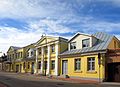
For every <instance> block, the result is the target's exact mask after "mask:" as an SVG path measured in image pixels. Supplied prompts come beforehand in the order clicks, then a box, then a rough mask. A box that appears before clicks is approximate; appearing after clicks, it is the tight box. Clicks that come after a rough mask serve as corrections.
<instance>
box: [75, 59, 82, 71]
mask: <svg viewBox="0 0 120 87" xmlns="http://www.w3.org/2000/svg"><path fill="white" fill-rule="evenodd" d="M80 62H81V61H80V59H75V70H80V67H81V66H80Z"/></svg>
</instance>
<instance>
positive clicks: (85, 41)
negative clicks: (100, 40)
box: [82, 39, 90, 48]
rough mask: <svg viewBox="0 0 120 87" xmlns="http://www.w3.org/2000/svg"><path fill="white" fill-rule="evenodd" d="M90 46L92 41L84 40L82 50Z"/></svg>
mask: <svg viewBox="0 0 120 87" xmlns="http://www.w3.org/2000/svg"><path fill="white" fill-rule="evenodd" d="M89 46H90V39H84V40H82V48H84V47H89Z"/></svg>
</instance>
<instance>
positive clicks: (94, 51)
mask: <svg viewBox="0 0 120 87" xmlns="http://www.w3.org/2000/svg"><path fill="white" fill-rule="evenodd" d="M119 48H120V41H119V40H118V39H117V38H116V37H115V36H113V35H109V34H106V33H103V32H97V33H95V34H92V35H89V34H84V33H77V34H75V35H74V36H73V37H72V38H71V39H70V40H69V41H68V40H67V39H65V38H62V37H51V36H42V37H41V38H40V40H38V41H37V42H36V43H33V44H30V45H27V46H24V47H14V46H11V47H10V48H9V49H8V51H7V56H8V58H7V61H5V62H4V63H5V70H6V71H13V72H20V73H31V74H42V75H53V76H68V77H73V78H81V79H92V80H99V81H108V80H110V78H111V77H110V76H111V74H110V73H111V72H109V71H110V67H113V66H116V67H118V66H120V61H119V62H118V61H117V62H116V60H119V58H115V57H114V58H112V59H111V60H112V62H110V58H111V56H109V55H110V54H112V53H111V52H109V50H111V49H119ZM111 63H112V64H111ZM116 63H117V65H114V64H116ZM113 75H114V74H113ZM115 75H116V74H115ZM117 75H119V74H117ZM113 77H115V76H113ZM111 81H112V80H111ZM115 81H119V80H118V79H117V80H115Z"/></svg>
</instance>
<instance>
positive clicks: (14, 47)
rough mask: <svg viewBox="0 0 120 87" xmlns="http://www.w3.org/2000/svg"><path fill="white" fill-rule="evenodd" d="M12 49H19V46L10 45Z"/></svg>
mask: <svg viewBox="0 0 120 87" xmlns="http://www.w3.org/2000/svg"><path fill="white" fill-rule="evenodd" d="M11 47H12V48H13V49H14V50H18V49H20V48H21V47H16V46H11Z"/></svg>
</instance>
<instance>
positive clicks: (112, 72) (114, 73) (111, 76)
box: [107, 63, 120, 82]
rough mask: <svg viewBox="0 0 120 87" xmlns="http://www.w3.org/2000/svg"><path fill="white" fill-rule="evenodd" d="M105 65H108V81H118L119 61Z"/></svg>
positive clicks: (119, 74) (119, 78) (119, 76)
mask: <svg viewBox="0 0 120 87" xmlns="http://www.w3.org/2000/svg"><path fill="white" fill-rule="evenodd" d="M107 66H108V81H109V82H120V63H109V64H108V65H107Z"/></svg>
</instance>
